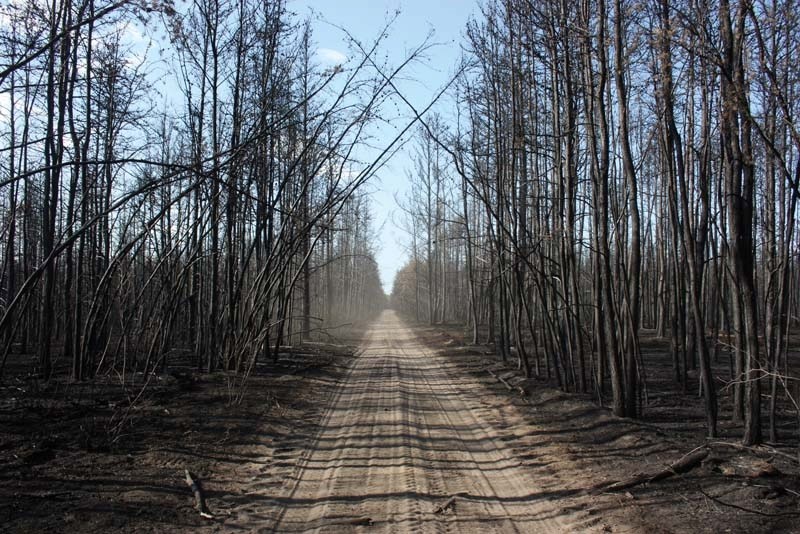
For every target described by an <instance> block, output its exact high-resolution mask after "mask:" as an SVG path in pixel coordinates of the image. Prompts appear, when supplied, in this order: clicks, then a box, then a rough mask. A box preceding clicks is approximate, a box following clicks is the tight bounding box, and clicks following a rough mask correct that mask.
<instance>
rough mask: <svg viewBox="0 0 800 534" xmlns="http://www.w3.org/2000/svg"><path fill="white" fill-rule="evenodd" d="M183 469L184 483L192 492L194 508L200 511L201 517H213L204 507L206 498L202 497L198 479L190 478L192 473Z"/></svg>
mask: <svg viewBox="0 0 800 534" xmlns="http://www.w3.org/2000/svg"><path fill="white" fill-rule="evenodd" d="M183 471H184V473H185V474H186V484H187V485H188V486H189V489H190V490H192V493H193V494H194V507H195V509H196V510H197V511H198V512H200V516H201V517H204V518H206V519H214V516H213V515H211V512H209V511H208V508H206V499H205V497H203V488H202V487H201V486H200V481H199V480H195V479H194V478H192V474H191V473H190V472H189V470H188V469H184V470H183Z"/></svg>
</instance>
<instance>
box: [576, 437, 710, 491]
mask: <svg viewBox="0 0 800 534" xmlns="http://www.w3.org/2000/svg"><path fill="white" fill-rule="evenodd" d="M708 453H709V449H708V447H706V446H705V445H703V446H701V447H698V448H696V449H694V450H693V451H691V452H689V453H688V454H685V455H684V456H682V457H681V458H680V459H678V460H677V461H676V462H674V463H672V464H670V465H669V466H667V467H665V468H664V469H662V470H660V471H656V472H655V473H641V474H639V475H636V476H633V477H631V478H628V479H625V480H620V481H618V482H612V483H611V484H607V483H603V484H602V485H601V486H599V487H596V488H594V490H593V491H592V493H595V494H597V493H605V492H613V491H622V490H625V489H628V488H632V487H634V486H638V485H640V484H649V483H650V482H656V481H658V480H664V479H665V478H669V477H671V476H673V475H677V474H680V473H686V472H688V471H691V470H692V469H694V468H695V467H697V466H698V465H700V464H701V463H702V462H703V460H705V459H706V457H707V456H708Z"/></svg>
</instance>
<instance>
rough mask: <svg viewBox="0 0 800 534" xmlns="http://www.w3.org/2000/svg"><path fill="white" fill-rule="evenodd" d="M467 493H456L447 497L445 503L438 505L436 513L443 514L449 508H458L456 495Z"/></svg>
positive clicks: (460, 495)
mask: <svg viewBox="0 0 800 534" xmlns="http://www.w3.org/2000/svg"><path fill="white" fill-rule="evenodd" d="M464 495H466V493H456V494H455V495H453V496H452V497H450V498H449V499H447V500H446V501H445V502H444V503H443V504H440V505H439V506H437V507H436V509H435V510H434V511H433V513H434V514H443V513H444V512H446V511H447V510H454V511H455V509H456V497H463V496H464Z"/></svg>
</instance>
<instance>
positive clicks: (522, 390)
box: [486, 369, 528, 397]
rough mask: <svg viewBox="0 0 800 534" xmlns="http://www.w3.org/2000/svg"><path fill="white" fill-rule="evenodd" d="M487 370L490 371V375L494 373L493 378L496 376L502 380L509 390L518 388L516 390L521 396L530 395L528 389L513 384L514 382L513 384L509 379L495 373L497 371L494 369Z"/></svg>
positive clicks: (496, 378) (498, 379) (499, 380)
mask: <svg viewBox="0 0 800 534" xmlns="http://www.w3.org/2000/svg"><path fill="white" fill-rule="evenodd" d="M486 371H487V372H488V373H489V374H490V375H492V378H494V379H495V380H497V381H498V382H500V383H501V384H503V385H504V386H505V387H506V389H507V390H508V391H514V390H516V391H517V392H518V393H519V394H520V396H522V397H527V396H528V392H527V391H525V388H523V387H522V386H514V385H513V384H511V383H510V382H509V381H508V380H506V379H505V378H503V377H502V376H500V375H498V374H497V373H495V372H494V371H492V370H491V369H487V370H486Z"/></svg>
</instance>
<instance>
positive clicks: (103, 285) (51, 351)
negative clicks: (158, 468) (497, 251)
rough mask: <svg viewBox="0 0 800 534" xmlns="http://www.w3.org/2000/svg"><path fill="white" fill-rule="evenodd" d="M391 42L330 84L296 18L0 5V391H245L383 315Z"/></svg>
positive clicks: (217, 10)
mask: <svg viewBox="0 0 800 534" xmlns="http://www.w3.org/2000/svg"><path fill="white" fill-rule="evenodd" d="M154 36H155V38H153V37H154ZM385 37H386V32H385V31H384V32H383V33H381V32H378V35H377V37H376V39H375V40H374V42H372V44H371V45H370V46H369V47H367V48H366V49H365V50H364V53H363V54H362V55H356V57H355V58H354V59H352V61H347V62H346V63H345V64H342V65H320V64H319V62H318V61H317V59H316V56H315V50H316V49H315V45H314V42H313V36H312V32H311V24H310V22H309V21H306V20H301V19H300V18H299V17H297V16H296V15H294V14H292V13H291V12H290V11H289V10H288V8H287V6H286V4H285V2H282V1H279V2H260V1H255V0H193V1H191V2H188V3H187V4H186V5H185V6H184V7H181V9H180V11H179V10H177V9H176V7H175V6H174V5H173V4H172V2H171V1H170V0H152V1H150V0H137V1H125V0H123V1H106V0H52V1H49V0H31V1H28V2H12V3H7V4H6V5H4V6H3V8H2V12H0V50H2V53H0V58H2V59H1V60H0V61H2V65H0V104H1V105H0V115H2V121H0V143H1V144H0V154H2V156H0V158H1V159H2V162H1V163H0V167H1V168H2V171H0V173H1V174H0V176H1V177H0V199H1V200H0V221H2V222H0V258H2V268H1V269H0V350H1V351H2V363H1V364H0V376H2V373H3V370H4V369H6V364H7V361H8V360H9V357H11V358H22V359H23V360H22V361H23V362H25V365H26V368H27V369H28V372H29V373H31V374H32V375H35V376H38V377H40V378H43V379H45V380H47V379H49V378H50V377H52V376H53V375H54V373H57V372H68V373H69V375H70V376H71V378H72V379H73V380H87V379H92V378H93V377H95V376H96V375H97V374H98V373H103V374H111V376H120V377H121V381H122V383H123V385H124V384H125V382H126V377H128V376H132V375H133V374H134V373H144V374H148V373H150V372H154V371H161V370H164V369H166V368H167V367H168V365H169V364H170V362H171V361H172V360H173V359H174V358H176V357H177V356H179V355H181V354H184V355H186V354H189V355H190V358H191V361H192V362H193V365H194V366H196V368H197V369H200V370H205V371H214V370H219V369H224V370H228V371H232V372H236V373H243V374H244V373H247V372H249V371H250V370H251V369H253V367H254V365H255V364H256V362H257V361H259V360H261V361H269V359H270V358H274V357H277V353H278V351H279V349H280V347H281V346H282V345H287V344H293V343H297V342H299V341H301V340H303V339H308V338H311V337H317V338H319V337H324V336H325V335H326V334H335V333H336V331H337V330H336V328H337V327H339V326H341V325H342V324H345V323H349V322H352V321H355V320H360V319H363V318H366V317H369V316H370V315H371V314H373V313H374V311H375V310H376V309H379V308H381V307H383V305H384V303H385V296H384V293H383V290H382V287H381V282H380V277H379V274H378V269H377V266H376V263H375V260H374V255H373V249H372V245H371V243H372V241H373V239H372V237H373V233H374V231H375V228H374V224H373V221H372V220H371V214H370V211H369V205H368V202H367V199H366V197H365V195H364V192H363V191H362V190H361V187H362V185H363V184H364V183H365V182H366V181H367V180H368V179H369V178H370V177H371V176H373V175H374V173H375V172H376V171H377V170H378V169H379V168H380V166H381V165H382V163H383V162H384V161H385V159H386V158H387V157H388V156H389V155H391V153H392V152H393V150H395V148H396V147H395V145H396V143H397V141H398V140H399V137H398V139H394V140H388V141H387V143H386V145H385V146H384V147H383V148H382V151H380V152H379V153H378V154H377V155H375V156H374V157H371V159H369V160H365V159H364V153H363V152H362V151H361V150H360V149H359V146H360V144H361V143H363V141H364V139H365V138H366V137H367V136H368V135H371V128H372V126H373V125H374V123H375V122H376V121H377V120H378V119H377V117H378V116H379V115H380V110H381V109H382V106H383V105H385V103H386V102H387V101H388V99H390V98H392V94H393V93H392V91H391V90H390V86H389V83H388V82H387V80H386V79H384V78H383V77H380V76H378V75H377V74H376V72H375V70H374V66H373V61H374V58H373V56H374V55H376V54H377V53H378V52H379V50H380V47H381V45H382V42H383V40H384V39H385ZM416 53H418V51H414V52H412V54H411V56H412V57H413V55H414V54H416ZM400 70H401V69H400V68H398V69H397V70H396V71H395V74H396V73H398V72H400ZM162 80H163V82H164V83H161V81H162Z"/></svg>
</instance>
